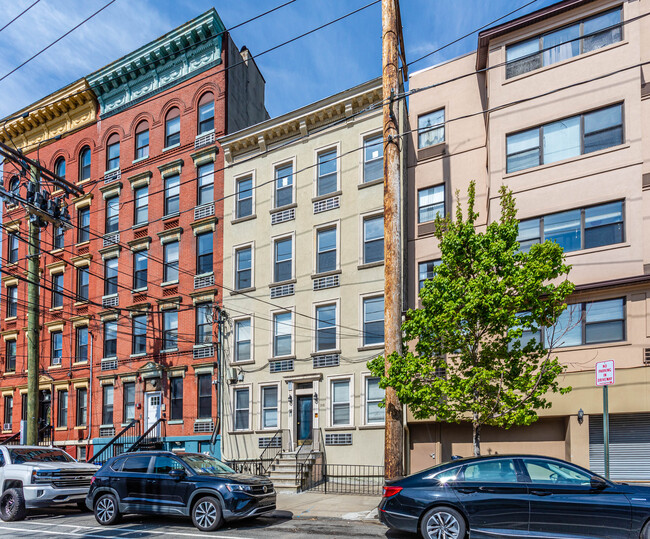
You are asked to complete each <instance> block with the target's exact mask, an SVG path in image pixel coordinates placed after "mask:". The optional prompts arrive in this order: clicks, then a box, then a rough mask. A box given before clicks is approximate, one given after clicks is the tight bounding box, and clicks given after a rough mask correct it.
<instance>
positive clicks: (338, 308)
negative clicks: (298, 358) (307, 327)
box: [312, 298, 341, 355]
mask: <svg viewBox="0 0 650 539" xmlns="http://www.w3.org/2000/svg"><path fill="white" fill-rule="evenodd" d="M327 305H334V306H335V308H336V319H335V321H334V324H335V326H334V331H335V332H336V346H335V347H334V348H332V349H331V350H321V351H319V350H317V349H316V328H317V325H318V320H317V316H316V309H318V307H325V306H327ZM312 310H313V313H314V314H313V316H314V319H313V320H312V335H313V338H312V352H313V353H314V354H323V355H325V354H333V353H336V352H337V351H339V350H340V349H341V338H340V335H339V327H340V324H341V299H340V298H335V299H330V300H324V301H319V302H316V303H314V304H313V307H312Z"/></svg>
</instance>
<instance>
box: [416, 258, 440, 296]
mask: <svg viewBox="0 0 650 539" xmlns="http://www.w3.org/2000/svg"><path fill="white" fill-rule="evenodd" d="M440 264H442V260H427V261H426V262H420V263H419V264H418V290H422V288H424V283H426V282H427V280H429V279H432V278H433V274H434V271H435V270H434V268H435V267H436V266H439V265H440Z"/></svg>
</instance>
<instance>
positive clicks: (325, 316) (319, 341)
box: [316, 305, 336, 352]
mask: <svg viewBox="0 0 650 539" xmlns="http://www.w3.org/2000/svg"><path fill="white" fill-rule="evenodd" d="M335 349H336V305H322V306H320V307H316V352H325V351H327V350H335Z"/></svg>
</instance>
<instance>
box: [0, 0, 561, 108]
mask: <svg viewBox="0 0 650 539" xmlns="http://www.w3.org/2000/svg"><path fill="white" fill-rule="evenodd" d="M370 1H371V0H297V1H296V2H294V3H293V4H290V5H289V6H287V7H285V8H282V9H281V10H279V11H277V12H275V13H272V14H271V15H268V16H266V17H263V18H262V19H260V20H258V21H255V22H253V23H250V24H247V25H245V26H243V27H241V28H237V29H235V30H234V31H233V38H234V40H235V42H236V43H237V45H238V46H239V47H241V46H242V45H246V46H247V47H248V48H249V49H250V50H251V53H252V54H254V55H255V54H258V53H260V52H262V51H264V50H266V49H267V48H270V47H272V46H274V45H276V44H278V43H281V42H283V41H286V40H287V39H289V38H291V37H294V36H296V35H298V34H300V33H302V32H304V31H306V30H309V29H311V28H314V27H316V26H319V25H321V24H323V23H324V22H327V21H329V20H331V19H334V18H336V17H338V16H341V15H343V14H345V13H347V12H349V11H352V10H353V9H356V8H358V7H361V6H364V5H366V4H367V3H369V2H370ZM528 1H529V0H520V1H517V2H515V1H514V0H490V1H485V0H455V1H450V0H401V9H402V23H403V26H404V40H405V43H406V56H407V60H408V61H409V62H410V61H412V60H414V59H415V58H418V57H420V56H422V55H423V54H426V53H427V52H429V51H431V50H434V49H436V48H438V47H440V46H441V45H443V44H446V43H448V42H450V41H453V40H454V39H456V38H458V37H460V36H461V35H463V34H466V33H468V32H469V31H471V30H473V29H475V28H478V27H480V26H482V25H484V24H486V23H488V22H490V21H491V20H494V19H496V18H497V17H500V16H501V15H504V14H505V13H508V12H509V11H512V10H513V9H515V8H517V7H519V6H521V5H524V4H526V3H527V2H528ZM32 2H33V0H11V1H9V0H4V1H3V2H2V7H1V8H0V14H1V17H0V21H2V23H0V26H1V25H3V24H4V22H6V21H9V20H10V19H11V18H13V17H14V16H15V15H17V14H18V13H20V12H21V11H22V10H23V9H25V8H26V7H27V6H28V5H30V4H31V3H32ZM106 2H107V0H41V1H40V2H39V3H38V4H36V5H35V6H34V7H33V8H31V9H30V10H29V11H28V12H27V13H26V14H25V15H23V16H22V17H20V18H19V19H18V20H17V21H16V22H14V23H13V24H12V25H10V26H9V27H8V28H6V29H5V30H3V31H2V32H0V51H2V52H1V53H0V77H2V76H3V75H5V74H6V73H7V72H9V71H11V70H12V69H13V68H15V67H16V66H17V65H19V64H20V63H22V62H23V61H24V60H26V59H27V58H29V57H30V56H32V55H33V54H34V53H36V52H38V51H39V50H40V49H42V48H43V47H45V46H47V45H48V44H50V43H51V42H52V41H54V40H55V39H57V38H58V37H59V36H60V35H61V34H63V33H64V32H66V31H67V30H69V29H70V28H72V27H73V26H75V25H76V24H77V23H79V22H80V21H81V20H83V19H84V18H86V17H87V16H88V15H90V14H91V13H93V12H95V11H96V10H97V9H99V8H100V7H101V6H103V5H104V4H105V3H106ZM281 3H282V0H264V1H262V0H236V1H234V2H233V1H231V2H225V1H222V0H117V1H116V2H115V3H114V4H112V5H111V6H110V7H108V8H107V9H105V10H104V11H103V12H102V13H100V14H99V15H97V16H96V17H95V18H94V19H92V20H91V21H89V22H88V23H86V24H85V25H83V26H81V27H80V28H79V29H77V30H76V31H75V32H73V33H72V34H70V35H69V36H68V37H66V38H64V39H63V40H62V41H60V42H59V43H57V44H56V45H54V46H53V47H52V48H50V49H49V50H47V51H46V52H45V53H43V54H42V55H41V56H39V57H38V58H37V59H35V60H33V61H31V62H30V63H28V64H27V65H25V66H24V67H23V68H21V69H20V70H18V71H17V72H15V73H14V74H12V75H10V76H9V77H7V78H6V79H5V80H3V81H0V118H1V117H5V116H7V115H10V114H11V113H12V112H14V111H16V110H18V109H20V108H21V107H24V106H26V105H28V104H30V103H32V102H34V101H36V100H38V99H39V98H41V97H43V96H45V95H47V94H49V93H51V92H53V91H55V90H57V89H59V88H61V87H63V86H65V85H66V84H69V83H70V82H72V81H74V80H76V79H78V78H80V77H83V76H85V75H87V74H88V73H91V72H92V71H94V70H96V69H98V68H100V67H102V66H103V65H105V64H107V63H110V62H111V61H113V60H115V59H117V58H119V57H120V56H122V55H124V54H126V53H128V52H130V51H132V50H134V49H136V48H138V47H139V46H141V45H144V44H145V43H147V42H149V41H151V40H153V39H155V38H156V37H158V36H160V35H162V34H164V33H165V32H168V31H169V30H171V29H172V28H175V27H176V26H179V25H181V24H182V23H184V22H186V21H187V20H189V19H191V18H193V17H195V16H196V15H198V14H200V13H203V12H204V11H206V10H208V9H210V8H211V7H215V8H216V9H217V11H218V12H219V14H220V16H221V18H222V20H223V22H224V24H225V25H226V27H230V26H233V25H236V24H238V23H240V22H241V21H243V20H245V19H248V18H250V17H252V16H254V15H257V14H259V13H261V12H264V11H267V10H268V9H270V8H272V7H274V6H276V5H279V4H281ZM552 3H553V0H537V1H536V2H535V3H534V4H532V5H531V6H529V7H527V8H526V9H524V10H522V11H520V12H518V13H517V16H519V15H521V14H525V13H529V12H531V11H534V10H536V9H539V8H541V7H544V6H547V5H549V4H552ZM511 18H512V17H511ZM475 48H476V36H475V35H474V36H472V37H469V38H467V39H465V40H463V41H462V42H460V43H458V44H456V45H453V46H451V47H449V48H447V49H445V50H444V51H442V52H440V53H438V54H436V55H433V56H431V57H429V58H427V59H426V60H423V61H422V62H419V63H417V64H415V65H414V66H412V67H411V68H410V69H411V70H418V69H422V68H425V67H427V66H430V65H434V64H437V63H440V62H442V61H445V60H448V59H451V58H454V57H456V56H459V55H461V54H464V53H467V52H469V51H471V50H473V49H475ZM257 62H258V64H259V66H260V69H261V71H262V74H263V75H264V77H265V79H266V82H267V85H266V96H267V99H266V101H267V108H268V110H269V113H270V114H271V116H277V115H279V114H282V113H284V112H287V111H290V110H292V109H295V108H298V107H301V106H303V105H305V104H307V103H310V102H313V101H316V100H318V99H321V98H323V97H326V96H328V95H331V94H334V93H336V92H339V91H342V90H345V89H346V88H350V87H352V86H355V85H356V84H360V83H362V82H364V81H366V80H369V79H371V78H374V77H377V76H379V75H380V74H381V7H380V4H376V5H374V6H371V7H370V8H368V9H366V10H364V11H362V12H361V13H358V14H356V15H353V16H352V17H349V18H347V19H345V20H344V21H341V22H339V23H336V24H334V25H332V26H330V27H328V28H326V29H324V30H321V31H319V32H317V33H315V34H312V35H310V36H308V37H306V38H303V39H301V40H298V41H296V42H294V43H292V44H290V45H288V46H285V47H282V48H280V49H278V50H276V51H273V52H270V53H268V54H265V55H263V56H261V57H260V58H259V59H258V60H257Z"/></svg>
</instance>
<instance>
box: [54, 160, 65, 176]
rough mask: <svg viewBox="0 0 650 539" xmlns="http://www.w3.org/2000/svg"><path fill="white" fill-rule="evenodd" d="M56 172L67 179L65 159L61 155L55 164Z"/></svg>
mask: <svg viewBox="0 0 650 539" xmlns="http://www.w3.org/2000/svg"><path fill="white" fill-rule="evenodd" d="M54 174H56V175H57V176H59V177H60V178H63V179H64V180H65V159H63V157H59V158H58V159H57V160H56V163H55V164H54Z"/></svg>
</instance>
